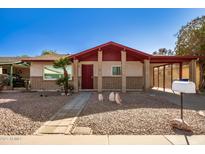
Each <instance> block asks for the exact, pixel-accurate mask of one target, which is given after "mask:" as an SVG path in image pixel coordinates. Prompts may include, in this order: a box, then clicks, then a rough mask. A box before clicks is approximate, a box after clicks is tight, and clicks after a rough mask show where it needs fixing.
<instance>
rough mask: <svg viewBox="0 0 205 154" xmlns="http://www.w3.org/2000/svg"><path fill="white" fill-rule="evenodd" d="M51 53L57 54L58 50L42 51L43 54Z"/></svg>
mask: <svg viewBox="0 0 205 154" xmlns="http://www.w3.org/2000/svg"><path fill="white" fill-rule="evenodd" d="M50 54H57V52H56V51H54V50H43V51H42V53H41V55H42V56H43V55H50Z"/></svg>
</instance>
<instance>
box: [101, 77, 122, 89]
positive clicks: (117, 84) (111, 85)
mask: <svg viewBox="0 0 205 154" xmlns="http://www.w3.org/2000/svg"><path fill="white" fill-rule="evenodd" d="M102 89H122V77H102Z"/></svg>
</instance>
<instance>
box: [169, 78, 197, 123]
mask: <svg viewBox="0 0 205 154" xmlns="http://www.w3.org/2000/svg"><path fill="white" fill-rule="evenodd" d="M172 90H173V91H176V92H179V93H180V95H181V96H180V97H181V119H182V120H183V95H184V94H185V93H187V94H191V93H192V94H193V93H196V85H195V83H194V82H191V81H185V80H180V81H174V82H173V83H172Z"/></svg>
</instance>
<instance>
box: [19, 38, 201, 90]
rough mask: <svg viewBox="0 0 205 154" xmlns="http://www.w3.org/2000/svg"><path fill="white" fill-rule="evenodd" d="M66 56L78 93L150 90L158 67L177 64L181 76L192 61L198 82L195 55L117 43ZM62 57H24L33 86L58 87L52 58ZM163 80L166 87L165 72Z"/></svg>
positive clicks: (193, 76)
mask: <svg viewBox="0 0 205 154" xmlns="http://www.w3.org/2000/svg"><path fill="white" fill-rule="evenodd" d="M64 56H65V55H64ZM67 56H68V58H70V59H71V60H72V65H71V66H69V67H68V72H69V74H70V76H71V77H70V80H69V82H70V83H72V84H73V85H74V90H75V92H78V91H83V90H90V91H98V92H101V91H122V92H126V91H139V90H148V89H149V88H151V87H153V86H154V82H155V81H156V80H158V79H156V77H154V72H155V71H154V70H156V68H159V67H162V68H163V69H164V70H165V69H166V66H167V65H170V66H172V65H173V64H177V65H178V66H179V72H178V74H179V77H178V79H181V78H182V66H183V64H184V63H186V64H189V80H191V81H194V82H195V81H196V61H197V57H195V56H154V55H151V54H148V53H145V52H142V51H139V50H136V49H133V48H130V47H127V46H124V45H122V44H118V43H115V42H108V43H105V44H102V45H99V46H96V47H93V48H91V49H87V50H85V51H82V52H79V53H76V54H73V55H67ZM59 57H60V56H57V55H53V56H51V55H47V56H40V57H33V58H24V59H22V61H24V62H29V63H30V82H31V88H32V89H34V90H42V89H44V90H56V89H59V87H58V86H57V85H56V81H55V80H56V79H57V78H59V77H60V76H61V75H62V70H56V69H54V67H53V66H52V63H53V61H54V60H56V59H58V58H59ZM171 68H172V67H171ZM164 72H165V71H164ZM162 80H163V87H164V88H165V73H163V78H162ZM172 81H173V77H171V81H170V82H172Z"/></svg>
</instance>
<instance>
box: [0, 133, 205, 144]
mask: <svg viewBox="0 0 205 154" xmlns="http://www.w3.org/2000/svg"><path fill="white" fill-rule="evenodd" d="M7 144H14V145H16V144H28V145H30V144H38V145H42V144H43V145H44V144H52V145H54V144H69V145H72V144H78V145H82V144H83V145H90V144H91V145H93V144H95V145H119V144H121V145H126V144H127V145H135V144H137V145H196V144H202V145H204V144H205V135H193V136H184V135H41V136H38V135H35V136H0V145H7Z"/></svg>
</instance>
